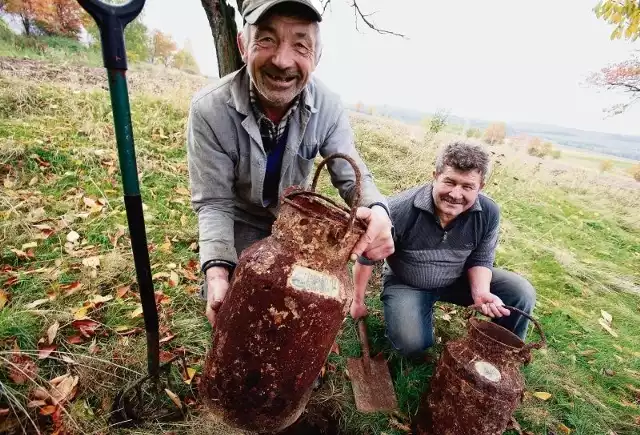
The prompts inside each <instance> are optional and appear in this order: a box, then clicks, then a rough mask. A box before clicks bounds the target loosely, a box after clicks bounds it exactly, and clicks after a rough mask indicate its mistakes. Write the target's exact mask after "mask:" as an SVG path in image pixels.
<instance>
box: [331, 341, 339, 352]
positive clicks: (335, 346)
mask: <svg viewBox="0 0 640 435" xmlns="http://www.w3.org/2000/svg"><path fill="white" fill-rule="evenodd" d="M329 353H330V354H331V353H335V354H336V355H340V346H338V342H336V341H334V342H333V344H332V345H331V350H330V351H329Z"/></svg>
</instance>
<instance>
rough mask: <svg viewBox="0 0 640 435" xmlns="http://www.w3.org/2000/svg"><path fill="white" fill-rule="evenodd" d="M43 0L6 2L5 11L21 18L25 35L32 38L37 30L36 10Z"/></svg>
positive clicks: (13, 0) (7, 0) (10, 0)
mask: <svg viewBox="0 0 640 435" xmlns="http://www.w3.org/2000/svg"><path fill="white" fill-rule="evenodd" d="M42 1H43V0H5V3H4V10H5V11H6V12H7V13H9V14H15V15H17V16H18V18H20V21H21V22H22V27H23V28H24V33H25V35H27V36H31V35H32V34H33V32H34V31H35V30H36V18H37V17H36V10H37V8H38V7H39V6H41V3H42Z"/></svg>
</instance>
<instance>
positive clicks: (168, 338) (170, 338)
mask: <svg viewBox="0 0 640 435" xmlns="http://www.w3.org/2000/svg"><path fill="white" fill-rule="evenodd" d="M174 338H176V334H169V335H167V336H166V337H164V338H161V339H160V341H159V343H160V344H162V343H168V342H170V341H171V340H173V339H174Z"/></svg>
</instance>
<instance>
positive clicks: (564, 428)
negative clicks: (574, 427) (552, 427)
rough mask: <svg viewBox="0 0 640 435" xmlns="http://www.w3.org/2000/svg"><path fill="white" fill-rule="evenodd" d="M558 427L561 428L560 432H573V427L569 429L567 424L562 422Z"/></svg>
mask: <svg viewBox="0 0 640 435" xmlns="http://www.w3.org/2000/svg"><path fill="white" fill-rule="evenodd" d="M558 429H559V430H560V432H562V433H565V434H570V433H571V429H569V428H568V427H567V426H565V425H564V424H562V423H560V424H559V425H558Z"/></svg>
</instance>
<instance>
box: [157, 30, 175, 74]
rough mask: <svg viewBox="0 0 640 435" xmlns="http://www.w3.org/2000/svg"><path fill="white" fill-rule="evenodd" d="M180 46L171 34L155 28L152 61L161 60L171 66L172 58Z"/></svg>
mask: <svg viewBox="0 0 640 435" xmlns="http://www.w3.org/2000/svg"><path fill="white" fill-rule="evenodd" d="M177 49H178V47H177V46H176V43H175V42H174V41H173V39H172V38H171V35H168V34H165V33H162V32H161V31H160V30H155V31H154V32H153V35H152V36H151V62H152V63H155V62H156V61H157V60H159V61H161V62H162V63H163V64H164V65H165V66H169V63H170V62H171V58H172V57H173V55H174V54H175V52H176V50H177Z"/></svg>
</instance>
